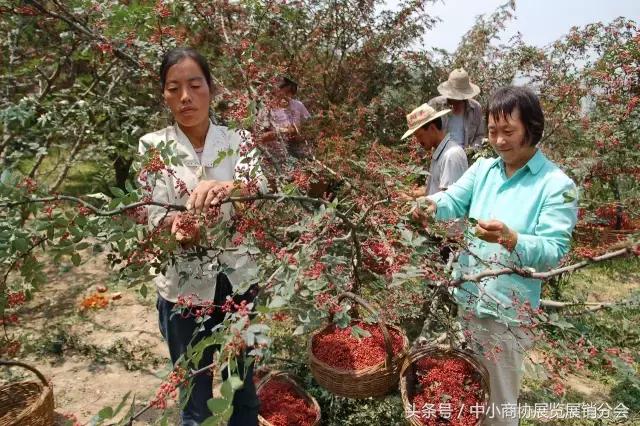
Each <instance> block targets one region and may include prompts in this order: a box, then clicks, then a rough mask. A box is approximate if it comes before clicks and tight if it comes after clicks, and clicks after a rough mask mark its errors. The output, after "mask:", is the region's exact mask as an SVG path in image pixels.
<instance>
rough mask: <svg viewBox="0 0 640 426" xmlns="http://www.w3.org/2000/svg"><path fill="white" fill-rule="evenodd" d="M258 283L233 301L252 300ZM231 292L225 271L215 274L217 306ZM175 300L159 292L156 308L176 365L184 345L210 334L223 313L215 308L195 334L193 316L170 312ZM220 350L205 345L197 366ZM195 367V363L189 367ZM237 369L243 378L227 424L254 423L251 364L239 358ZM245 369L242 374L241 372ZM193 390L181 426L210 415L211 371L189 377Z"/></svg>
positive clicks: (225, 373) (195, 424) (190, 425)
mask: <svg viewBox="0 0 640 426" xmlns="http://www.w3.org/2000/svg"><path fill="white" fill-rule="evenodd" d="M256 290H257V286H254V287H252V288H250V289H249V291H247V292H246V293H245V294H243V295H239V296H234V300H235V301H236V303H239V302H240V301H241V300H247V301H250V300H253V297H254V295H255V292H256ZM232 293H233V290H232V287H231V283H230V282H229V279H228V278H227V276H226V275H224V274H218V278H217V283H216V294H215V297H214V302H215V304H216V305H222V304H224V300H225V299H226V297H227V296H229V295H231V294H232ZM174 305H175V303H173V302H169V301H168V300H165V299H163V298H162V296H160V295H158V301H157V304H156V306H157V308H158V318H159V323H160V333H161V334H162V337H164V338H165V340H166V341H167V344H168V346H169V354H170V356H171V362H172V363H173V364H174V365H175V363H176V362H177V361H178V359H179V358H180V356H181V355H182V354H184V353H185V352H186V351H187V345H189V344H190V343H191V344H192V345H194V344H196V343H197V342H199V341H200V340H202V339H203V338H204V337H206V336H208V335H211V329H212V328H213V327H215V326H216V325H217V324H220V323H221V322H222V321H223V320H224V313H223V312H220V310H216V311H215V312H214V314H213V315H212V316H211V318H210V319H208V320H207V321H206V322H205V330H204V331H202V332H199V333H198V334H197V335H196V336H194V331H195V330H196V328H198V327H199V325H198V324H196V322H195V318H194V317H193V316H190V317H188V318H182V317H181V316H180V315H179V314H176V315H173V316H172V315H171V310H172V309H173V307H174ZM218 349H219V345H214V346H210V347H208V348H207V349H206V350H205V352H204V355H203V357H202V360H201V361H200V365H199V366H197V368H202V367H205V366H207V365H209V364H211V363H212V362H213V355H214V353H215V351H217V350H218ZM192 367H194V366H192ZM238 371H239V374H240V375H241V379H242V380H243V381H244V385H243V386H242V388H240V389H238V390H237V391H236V392H235V395H234V396H233V414H232V415H231V418H230V419H229V423H228V425H229V426H254V425H257V424H258V406H259V402H258V397H257V395H256V387H255V385H254V383H253V363H251V365H249V366H248V368H246V369H245V368H244V365H243V362H242V359H238ZM243 372H244V377H242V374H243ZM227 377H228V371H227V370H226V369H225V370H223V371H222V378H223V380H226V378H227ZM192 386H193V388H192V391H191V395H190V397H189V400H188V401H187V404H186V406H185V407H184V409H183V410H182V412H181V418H182V424H183V426H198V425H199V424H200V423H202V422H203V421H204V420H205V419H206V418H207V417H209V416H211V411H209V408H208V407H207V401H208V400H209V399H211V398H212V394H213V389H212V388H213V386H212V377H211V373H210V372H206V373H202V374H200V375H198V376H196V377H195V378H193V380H192Z"/></svg>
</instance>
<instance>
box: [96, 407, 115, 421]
mask: <svg viewBox="0 0 640 426" xmlns="http://www.w3.org/2000/svg"><path fill="white" fill-rule="evenodd" d="M111 417H113V408H111V407H104V408H103V409H102V410H100V411H98V418H100V419H110V418H111Z"/></svg>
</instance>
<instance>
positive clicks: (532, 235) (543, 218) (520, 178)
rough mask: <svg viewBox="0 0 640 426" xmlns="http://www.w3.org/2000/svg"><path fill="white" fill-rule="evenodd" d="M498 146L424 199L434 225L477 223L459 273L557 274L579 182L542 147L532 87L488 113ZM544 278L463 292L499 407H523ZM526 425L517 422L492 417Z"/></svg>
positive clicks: (419, 214) (492, 281)
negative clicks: (520, 397) (535, 314)
mask: <svg viewBox="0 0 640 426" xmlns="http://www.w3.org/2000/svg"><path fill="white" fill-rule="evenodd" d="M488 124H489V125H488V129H489V143H490V144H491V146H492V147H493V149H494V150H495V151H496V153H497V154H498V158H482V159H479V160H478V161H476V162H475V163H474V164H473V165H472V166H471V167H470V168H469V170H467V172H466V173H465V174H464V175H462V177H461V178H460V179H459V180H458V181H457V182H456V183H454V184H453V185H451V186H450V187H449V188H448V189H447V190H446V191H442V192H438V193H436V194H433V195H429V196H427V197H424V198H422V199H418V204H419V205H420V204H421V203H423V202H424V203H425V204H423V205H424V206H425V207H421V208H418V209H416V210H415V211H414V218H415V219H416V220H418V221H419V222H421V223H422V224H423V225H424V226H428V221H429V220H431V219H432V218H434V217H435V219H436V220H448V219H453V218H461V217H468V218H470V219H474V220H476V222H477V224H476V225H475V229H474V230H473V231H474V232H469V233H467V234H466V240H467V241H466V242H467V249H466V250H464V251H462V252H461V253H460V255H459V257H458V260H457V262H456V263H455V264H454V273H455V274H456V275H457V276H463V275H467V276H468V275H469V274H477V273H479V272H481V271H486V270H488V269H500V268H503V267H505V266H507V267H509V266H512V267H514V268H518V269H527V270H528V269H530V268H531V269H533V270H535V271H538V272H542V271H547V270H549V269H551V268H553V267H555V266H557V265H558V263H559V262H560V260H561V259H562V257H563V256H564V255H565V254H567V252H568V251H569V246H570V242H571V233H572V231H573V228H574V227H575V224H576V221H577V213H578V208H577V189H576V185H575V183H574V182H573V181H572V180H571V179H570V178H569V177H568V176H567V175H565V174H564V173H563V172H562V170H560V169H559V168H558V166H556V165H555V164H554V163H553V162H551V161H550V160H549V159H548V158H547V157H546V156H545V155H544V154H543V153H542V151H540V150H539V149H538V147H537V144H538V142H539V141H540V139H541V137H542V133H543V130H544V114H543V112H542V108H541V106H540V101H539V99H538V97H537V96H536V95H535V94H534V93H533V92H532V91H531V90H530V89H527V88H524V87H514V86H509V87H503V88H501V89H499V90H497V91H496V92H495V93H494V94H493V96H492V97H491V101H490V104H489V108H488ZM541 285H542V282H541V281H540V280H538V279H533V278H527V277H524V276H520V275H517V274H506V275H499V276H495V277H488V278H486V279H484V280H482V281H480V282H465V283H463V284H462V285H461V286H459V287H457V288H455V289H454V290H453V295H454V297H455V299H456V302H457V304H458V307H459V311H460V318H461V322H462V325H463V328H465V330H468V331H467V332H466V333H465V334H466V335H470V336H471V339H470V338H467V341H470V343H471V347H472V348H474V349H475V350H476V353H477V354H478V355H477V359H478V361H479V362H481V363H482V364H483V365H484V366H485V367H486V368H487V370H488V371H489V377H490V386H491V401H490V403H491V404H493V406H494V407H502V406H504V405H501V404H512V405H513V406H515V404H517V401H518V394H519V391H520V383H521V381H522V377H523V359H524V354H525V352H526V351H527V350H528V349H529V348H531V346H532V345H533V336H532V334H531V330H530V328H528V327H527V325H529V324H530V323H531V311H532V310H535V309H537V308H538V307H539V306H540V290H541ZM487 422H488V424H491V425H510V426H511V425H513V426H515V425H517V424H518V420H517V419H505V418H495V419H488V420H487Z"/></svg>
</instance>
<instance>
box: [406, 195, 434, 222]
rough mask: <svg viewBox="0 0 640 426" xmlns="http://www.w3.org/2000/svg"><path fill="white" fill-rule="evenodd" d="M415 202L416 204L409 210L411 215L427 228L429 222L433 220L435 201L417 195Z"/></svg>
mask: <svg viewBox="0 0 640 426" xmlns="http://www.w3.org/2000/svg"><path fill="white" fill-rule="evenodd" d="M416 203H417V206H416V208H414V209H413V211H412V212H411V217H412V218H413V220H415V221H416V222H418V223H419V224H420V225H422V227H423V228H427V227H428V226H429V222H431V221H433V216H435V214H436V210H437V206H436V203H435V202H434V201H433V200H431V199H430V198H427V197H418V198H417V199H416ZM425 203H426V205H425Z"/></svg>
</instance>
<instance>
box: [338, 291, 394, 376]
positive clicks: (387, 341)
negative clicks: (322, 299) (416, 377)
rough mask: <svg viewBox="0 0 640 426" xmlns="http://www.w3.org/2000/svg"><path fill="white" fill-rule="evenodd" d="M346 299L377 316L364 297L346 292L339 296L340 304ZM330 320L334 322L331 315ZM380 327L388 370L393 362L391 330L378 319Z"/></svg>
mask: <svg viewBox="0 0 640 426" xmlns="http://www.w3.org/2000/svg"><path fill="white" fill-rule="evenodd" d="M344 299H351V300H353V301H354V302H356V303H357V304H359V305H360V306H362V307H363V308H364V309H365V310H367V311H368V312H369V313H370V314H371V315H374V316H375V315H376V313H375V311H374V310H373V308H372V307H371V305H369V303H367V301H366V300H364V299H363V298H362V297H360V296H358V295H357V294H354V293H352V292H350V291H345V292H344V293H342V294H340V295H339V296H338V304H340V302H342V301H343V300H344ZM329 320H330V321H333V314H330V315H329ZM378 326H379V327H380V330H382V337H383V338H384V349H385V351H386V353H387V358H386V365H387V368H390V367H391V365H392V364H391V363H392V361H393V347H392V346H391V336H390V335H389V329H388V328H387V326H386V325H385V323H384V321H382V318H380V317H378Z"/></svg>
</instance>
